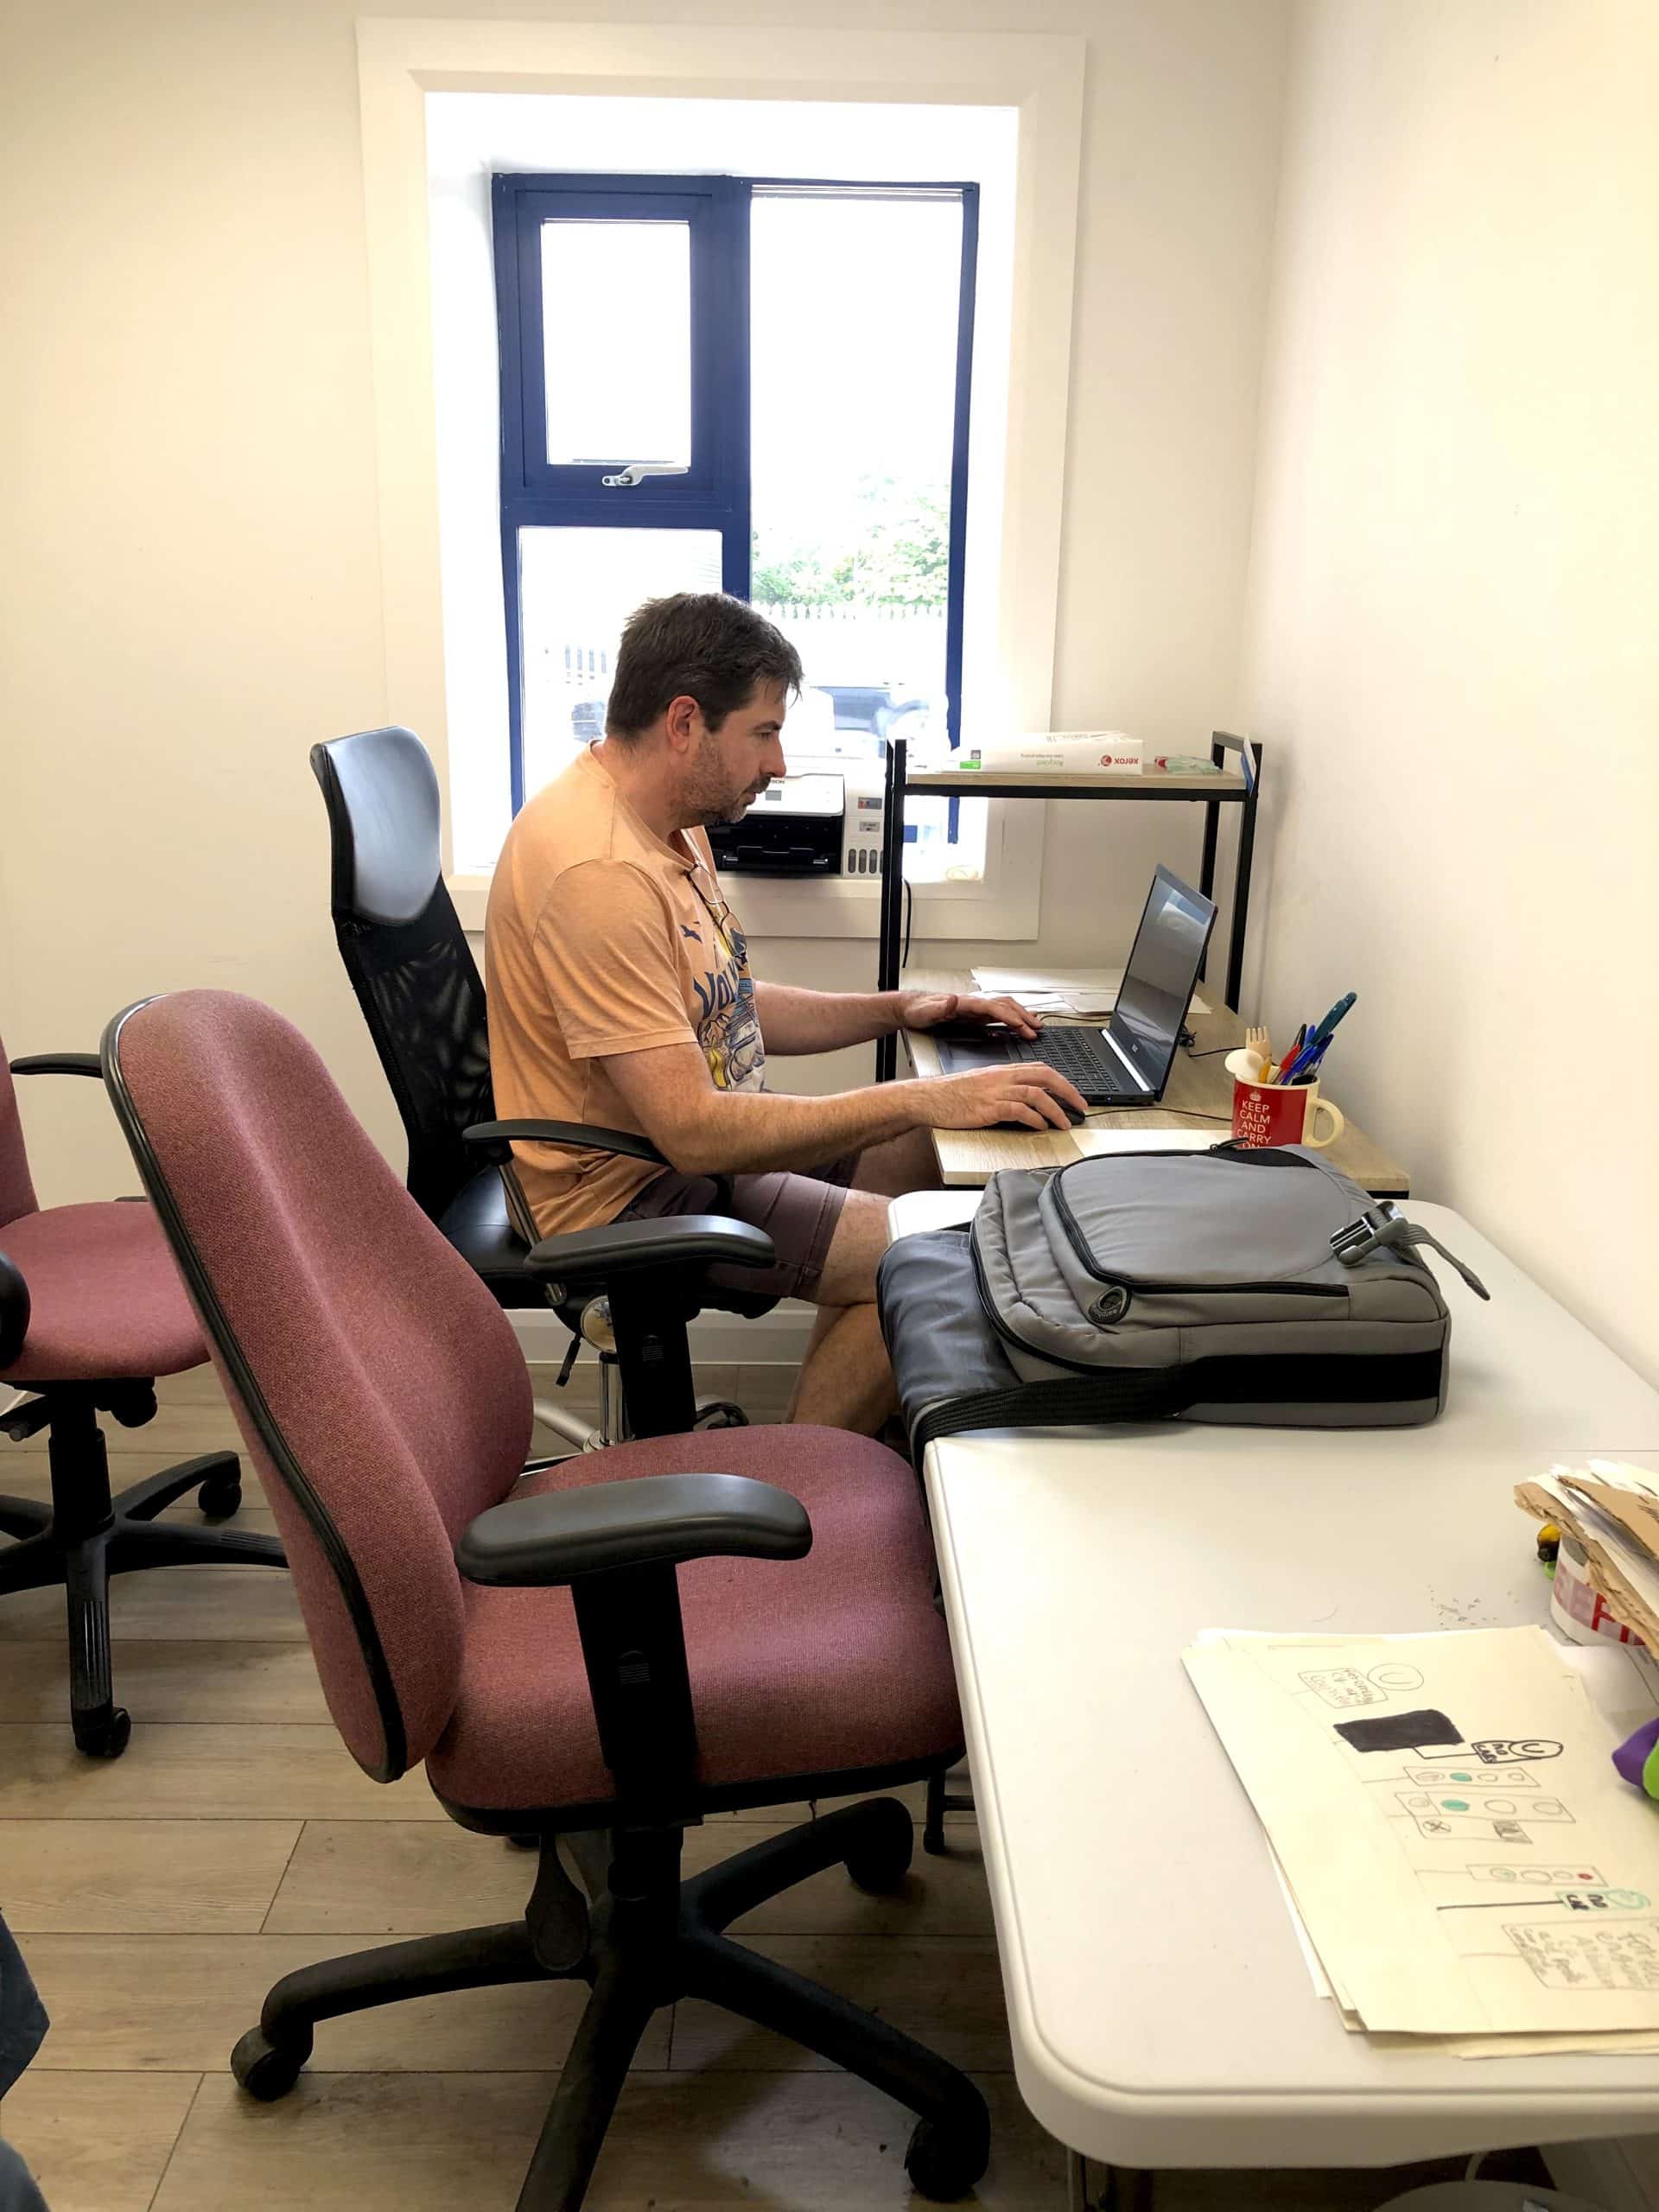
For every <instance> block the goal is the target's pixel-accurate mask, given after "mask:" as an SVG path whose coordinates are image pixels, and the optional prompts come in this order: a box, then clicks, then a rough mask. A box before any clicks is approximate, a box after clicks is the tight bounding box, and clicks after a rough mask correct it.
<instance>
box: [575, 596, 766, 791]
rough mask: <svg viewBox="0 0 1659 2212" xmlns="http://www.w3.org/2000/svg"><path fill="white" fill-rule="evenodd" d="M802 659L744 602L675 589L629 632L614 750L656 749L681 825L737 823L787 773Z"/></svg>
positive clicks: (611, 716)
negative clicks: (786, 737)
mask: <svg viewBox="0 0 1659 2212" xmlns="http://www.w3.org/2000/svg"><path fill="white" fill-rule="evenodd" d="M800 688H801V658H800V655H799V654H798V652H796V650H795V648H794V646H793V645H791V644H790V642H789V640H788V639H787V638H785V636H784V634H783V632H781V631H779V630H774V629H773V627H772V624H771V623H770V622H768V621H766V619H765V618H764V616H762V615H759V614H757V613H755V611H754V609H753V607H749V606H747V605H746V604H745V602H744V601H742V600H741V599H728V597H727V596H726V594H724V593H723V592H693V591H682V592H676V593H675V594H673V596H672V597H671V598H669V599H652V600H647V601H646V602H645V605H644V606H643V607H640V608H639V611H638V613H635V614H634V615H633V616H632V618H631V619H630V620H629V623H628V626H627V628H626V630H624V632H622V643H621V645H620V647H619V649H618V652H617V656H616V675H615V678H614V680H613V683H612V685H611V700H610V705H609V707H608V708H607V710H606V715H605V736H606V741H607V744H613V745H615V746H616V747H618V748H619V749H620V751H621V752H622V753H624V754H625V755H627V756H631V757H632V756H638V755H641V754H643V753H645V750H646V748H647V747H650V748H652V749H653V750H656V751H658V752H659V753H660V755H661V762H662V768H663V772H664V777H665V779H666V781H667V784H668V786H669V789H668V792H667V794H666V795H667V796H669V797H670V798H671V802H672V805H673V810H674V811H675V813H676V814H677V815H678V817H680V823H681V826H682V827H683V828H687V829H689V828H690V827H691V825H692V824H693V823H710V822H735V821H736V820H737V819H738V817H739V816H740V815H741V813H742V812H743V810H744V809H745V807H747V805H748V804H749V803H750V801H751V800H752V799H753V798H756V797H758V795H759V794H760V792H761V791H764V790H765V789H766V785H768V784H769V783H770V782H771V781H772V778H773V777H774V776H781V775H782V774H783V772H784V748H783V737H782V733H783V727H784V716H785V714H786V713H787V711H788V709H789V703H790V701H791V699H792V698H793V697H794V696H796V694H797V693H798V691H799V690H800Z"/></svg>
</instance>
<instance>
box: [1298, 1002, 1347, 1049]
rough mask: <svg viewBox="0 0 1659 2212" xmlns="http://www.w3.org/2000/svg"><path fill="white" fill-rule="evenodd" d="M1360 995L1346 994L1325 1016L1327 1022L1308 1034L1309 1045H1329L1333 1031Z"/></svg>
mask: <svg viewBox="0 0 1659 2212" xmlns="http://www.w3.org/2000/svg"><path fill="white" fill-rule="evenodd" d="M1358 995H1359V994H1358V992H1357V991H1349V992H1346V993H1345V994H1344V996H1343V997H1341V998H1339V999H1338V1001H1337V1002H1336V1004H1335V1006H1333V1007H1332V1009H1331V1011H1330V1013H1329V1014H1326V1015H1325V1020H1323V1021H1322V1022H1320V1024H1319V1027H1318V1028H1317V1029H1313V1030H1310V1031H1309V1032H1308V1038H1307V1041H1308V1044H1309V1045H1325V1044H1328V1043H1329V1042H1330V1040H1331V1033H1332V1030H1333V1029H1334V1028H1335V1027H1336V1026H1337V1024H1338V1022H1339V1021H1340V1020H1342V1017H1343V1016H1344V1014H1346V1013H1347V1012H1348V1010H1349V1008H1350V1007H1351V1006H1352V1005H1353V1003H1354V1001H1355V1000H1356V999H1357V997H1358Z"/></svg>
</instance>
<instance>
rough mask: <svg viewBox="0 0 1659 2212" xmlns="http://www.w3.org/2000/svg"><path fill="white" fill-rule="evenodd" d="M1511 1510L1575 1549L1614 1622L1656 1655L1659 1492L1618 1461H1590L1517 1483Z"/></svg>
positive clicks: (1658, 1648)
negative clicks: (1548, 1525)
mask: <svg viewBox="0 0 1659 2212" xmlns="http://www.w3.org/2000/svg"><path fill="white" fill-rule="evenodd" d="M1515 1502H1516V1504H1517V1505H1519V1506H1522V1507H1523V1508H1524V1509H1525V1510H1526V1511H1527V1512H1529V1513H1531V1514H1535V1515H1536V1516H1537V1518H1538V1519H1539V1520H1540V1521H1553V1522H1554V1523H1555V1525H1556V1527H1557V1528H1558V1529H1560V1532H1561V1534H1562V1535H1563V1536H1564V1537H1566V1538H1567V1539H1568V1540H1569V1541H1572V1542H1573V1543H1576V1544H1577V1545H1578V1546H1579V1547H1580V1549H1581V1550H1582V1551H1583V1553H1584V1559H1585V1572H1586V1574H1587V1575H1588V1576H1589V1579H1590V1580H1591V1582H1592V1585H1593V1586H1594V1587H1595V1588H1596V1589H1598V1590H1599V1591H1600V1592H1601V1594H1602V1596H1603V1597H1604V1598H1605V1599H1606V1600H1607V1603H1608V1605H1610V1606H1611V1609H1612V1611H1613V1614H1614V1617H1615V1618H1617V1619H1618V1620H1621V1621H1623V1622H1624V1624H1625V1626H1626V1627H1627V1628H1630V1629H1634V1630H1635V1631H1636V1633H1637V1636H1639V1637H1641V1638H1642V1641H1643V1643H1645V1644H1647V1645H1648V1646H1649V1649H1652V1650H1655V1651H1659V1489H1656V1488H1655V1486H1654V1484H1653V1482H1652V1480H1651V1479H1650V1478H1649V1477H1648V1476H1646V1475H1643V1473H1641V1472H1640V1471H1639V1470H1638V1469H1637V1468H1635V1467H1632V1466H1630V1465H1628V1464H1627V1463H1626V1462H1624V1461H1623V1460H1618V1459H1591V1460H1589V1461H1587V1462H1586V1465H1584V1466H1582V1467H1566V1466H1557V1467H1552V1468H1551V1469H1550V1471H1549V1472H1548V1474H1547V1475H1540V1476H1538V1477H1537V1478H1536V1479H1535V1480H1534V1481H1531V1482H1525V1483H1517V1484H1516V1490H1515Z"/></svg>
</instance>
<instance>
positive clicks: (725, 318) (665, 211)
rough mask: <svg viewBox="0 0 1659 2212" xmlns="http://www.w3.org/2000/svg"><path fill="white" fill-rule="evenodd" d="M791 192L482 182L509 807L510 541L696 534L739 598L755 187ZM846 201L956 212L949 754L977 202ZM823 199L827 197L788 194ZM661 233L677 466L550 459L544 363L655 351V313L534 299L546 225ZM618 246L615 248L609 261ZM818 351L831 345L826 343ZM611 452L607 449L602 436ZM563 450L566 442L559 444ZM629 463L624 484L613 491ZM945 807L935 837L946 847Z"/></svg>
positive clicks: (517, 729)
mask: <svg viewBox="0 0 1659 2212" xmlns="http://www.w3.org/2000/svg"><path fill="white" fill-rule="evenodd" d="M791 182H792V181H773V180H763V179H759V178H744V177H715V176H686V177H677V176H624V175H498V176H495V177H494V178H493V180H492V195H491V197H492V213H493V231H494V251H495V275H496V302H497V320H498V331H499V347H500V389H501V550H502V569H503V577H504V582H505V607H506V648H507V679H508V681H507V695H508V711H509V745H510V752H509V760H510V772H511V778H512V807H513V811H514V812H515V813H517V811H518V809H519V807H520V806H522V804H524V661H525V652H524V627H525V625H524V606H523V599H522V594H521V588H520V580H521V574H522V567H523V560H524V549H525V542H526V541H525V535H524V534H525V533H526V532H527V531H529V532H536V531H561V530H592V531H613V530H617V529H635V530H649V531H699V532H702V533H705V536H704V537H703V539H702V543H703V544H704V545H707V544H708V543H709V537H708V536H707V535H706V534H708V533H715V534H717V536H718V540H719V573H720V584H721V589H722V590H725V591H728V592H731V593H733V594H735V595H736V596H737V597H739V598H743V599H747V597H748V596H749V590H750V576H751V534H750V488H749V487H750V474H749V411H750V410H749V400H750V377H749V343H750V340H749V332H750V315H749V223H750V203H751V196H752V193H753V189H754V188H755V187H756V186H758V185H761V184H766V186H767V187H768V188H769V189H771V190H772V191H774V192H776V191H783V192H787V191H789V190H790V189H791ZM800 189H801V190H802V191H803V192H812V193H819V194H821V193H823V192H825V191H833V190H836V189H837V188H836V187H834V186H832V185H817V184H814V185H805V184H803V185H801V186H800ZM844 189H845V190H846V191H848V192H849V194H850V193H855V194H858V195H859V196H860V197H868V196H872V195H877V196H879V195H880V194H881V193H883V192H891V193H892V194H893V196H894V197H902V196H905V195H906V194H911V193H914V192H916V191H917V190H918V189H922V190H925V191H926V192H927V193H928V194H931V196H934V197H938V195H939V194H941V193H948V194H952V195H955V196H957V197H958V198H959V200H960V202H961V207H962V269H961V283H960V290H959V296H958V319H957V374H956V388H955V398H954V421H953V424H952V442H951V455H952V458H951V468H950V506H949V518H950V519H949V538H950V545H949V563H948V571H947V591H946V606H945V646H944V683H945V694H946V698H947V701H948V708H947V715H948V731H949V737H950V744H951V745H952V746H953V747H954V746H955V745H956V744H957V740H958V734H959V728H960V716H961V688H962V652H963V539H964V536H965V524H966V515H967V497H968V423H969V405H970V401H971V360H972V353H973V327H974V278H975V267H976V256H977V245H978V188H977V187H976V186H974V185H971V184H963V185H935V186H928V187H925V188H918V187H916V186H914V185H910V186H906V185H903V184H895V185H893V186H890V187H883V186H871V185H864V184H861V185H857V186H848V187H845V188H844ZM560 224H573V225H578V226H584V227H586V228H587V237H588V242H589V245H590V246H591V245H592V242H593V239H594V233H593V232H592V229H591V227H588V226H596V225H640V224H650V225H661V226H677V228H678V229H680V230H683V234H684V246H685V252H684V260H685V264H686V265H687V273H688V277H689V284H688V289H689V341H688V345H687V347H686V353H687V357H688V367H689V408H688V410H687V413H688V416H689V422H688V425H687V427H688V428H689V432H690V438H689V451H687V452H685V453H684V454H683V457H681V456H679V455H678V454H677V455H676V457H675V460H674V461H673V462H672V464H671V466H669V467H664V463H663V461H662V460H661V458H660V456H654V455H652V454H641V453H637V452H623V451H620V450H619V451H615V452H612V453H606V454H587V453H584V454H569V453H565V452H560V453H559V454H558V455H557V457H556V458H555V457H553V456H552V455H551V454H550V424H549V407H548V385H549V379H550V366H551V367H554V368H556V366H557V364H556V362H555V363H553V364H551V365H550V359H549V348H550V347H556V346H561V345H563V344H567V343H568V344H569V345H570V346H581V347H587V348H590V349H598V350H599V352H600V353H601V354H603V353H606V352H607V351H614V350H615V349H626V348H636V349H637V348H638V347H639V346H641V345H642V344H650V343H652V342H653V341H654V337H655V324H654V321H653V319H652V316H653V309H654V304H655V303H654V302H652V301H645V300H642V301H641V302H640V309H641V312H640V316H639V320H638V321H634V320H633V319H632V317H629V316H626V315H624V316H621V317H619V315H618V314H617V312H616V308H615V303H614V302H608V303H607V305H606V307H605V308H604V310H603V314H602V316H601V319H600V320H598V321H594V322H592V323H591V324H590V323H588V322H585V321H584V319H583V302H582V298H581V297H580V296H578V295H576V294H575V293H571V294H568V295H563V296H558V297H554V298H552V299H550V298H548V297H546V296H544V285H545V278H546V272H547V270H548V266H549V245H548V242H547V240H548V226H556V225H560ZM625 250H626V242H625V241H623V240H622V239H621V238H620V234H619V240H618V253H619V259H620V255H621V253H622V252H623V251H625ZM825 342H833V340H826V341H825ZM610 435H611V442H613V443H614V442H617V434H616V433H615V431H614V429H613V430H612V432H611V434H610ZM567 442H568V441H567ZM630 464H644V467H643V469H642V470H641V472H640V474H639V476H638V478H637V480H633V481H621V480H619V479H620V478H622V477H623V476H624V475H625V474H627V473H628V472H629V465H630ZM956 834H957V801H955V800H954V799H953V800H952V801H951V802H950V823H949V836H950V839H951V841H952V842H954V841H955V837H956Z"/></svg>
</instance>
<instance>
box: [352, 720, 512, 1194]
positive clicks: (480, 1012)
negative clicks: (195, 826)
mask: <svg viewBox="0 0 1659 2212" xmlns="http://www.w3.org/2000/svg"><path fill="white" fill-rule="evenodd" d="M311 768H312V772H313V773H314V774H315V777H316V779H317V781H318V783H319V784H320V785H321V786H322V797H323V804H325V805H326V806H327V810H328V832H329V836H330V838H331V840H332V842H333V848H334V868H333V874H332V880H331V905H332V907H333V911H334V935H335V937H336V938H337V939H338V941H339V944H340V957H341V959H342V960H343V961H344V962H345V963H346V974H347V976H350V978H351V983H352V988H353V990H354V991H355V992H356V994H357V1001H358V1004H359V1006H360V1007H362V1009H363V1016H364V1019H365V1021H366V1022H367V1023H368V1025H369V1034H370V1036H371V1037H372V1038H373V1039H374V1048H375V1050H376V1052H378V1053H379V1055H380V1065H381V1066H382V1067H383V1068H384V1069H385V1071H386V1080H387V1082H388V1083H389V1084H391V1095H392V1096H393V1097H394V1098H395V1099H396V1100H397V1111H398V1113H399V1114H400V1115H401V1116H403V1123H404V1135H406V1136H407V1137H408V1139H409V1172H408V1182H409V1187H410V1192H412V1193H413V1195H414V1197H415V1198H416V1200H417V1201H418V1202H419V1204H420V1205H422V1206H423V1208H424V1210H425V1211H426V1212H427V1213H429V1215H430V1216H431V1217H432V1218H433V1219H434V1220H437V1219H438V1218H439V1217H441V1215H442V1212H443V1211H444V1209H445V1207H446V1206H447V1205H448V1204H449V1202H450V1200H451V1199H452V1198H454V1196H455V1193H456V1192H458V1191H459V1190H460V1189H461V1185H463V1184H464V1183H466V1182H468V1181H469V1180H470V1179H472V1178H473V1177H474V1175H476V1174H478V1173H479V1172H480V1169H481V1168H482V1167H483V1166H484V1165H485V1162H484V1161H483V1160H480V1159H479V1158H478V1157H477V1156H476V1155H473V1154H468V1152H467V1147H465V1146H464V1145H463V1144H462V1142H461V1131H462V1130H463V1129H464V1128H467V1127H468V1126H469V1125H470V1124H471V1123H473V1122H489V1121H493V1120H494V1118H495V1099H494V1095H493V1092H492V1090H491V1088H490V1040H489V1031H488V1028H487V1027H486V1020H485V1013H484V985H483V982H482V981H481V980H480V976H479V972H478V963H477V962H476V961H475V960H474V958H473V953H472V947H471V946H470V945H469V944H467V936H466V932H465V931H464V930H463V929H462V928H461V921H460V918H459V917H458V916H457V914H456V912H455V910H454V906H453V904H452V903H451V901H450V898H449V893H448V890H447V889H446V888H445V886H444V880H443V862H442V851H441V847H440V844H439V816H438V779H437V777H436V775H435V773H434V772H433V767H432V762H431V759H430V757H429V754H428V753H427V750H426V747H424V746H423V744H422V743H421V741H420V740H419V738H418V737H416V735H415V734H414V732H413V731H412V730H407V729H365V730H359V732H358V733H357V734H355V735H354V736H352V737H336V738H334V739H332V740H331V741H329V742H328V743H327V744H326V745H314V746H313V747H312V748H311Z"/></svg>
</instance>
